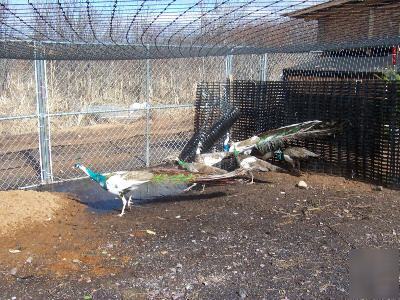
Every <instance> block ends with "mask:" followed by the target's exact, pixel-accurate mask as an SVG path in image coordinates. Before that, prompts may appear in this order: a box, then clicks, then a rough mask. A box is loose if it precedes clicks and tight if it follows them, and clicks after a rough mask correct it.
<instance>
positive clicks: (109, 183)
mask: <svg viewBox="0 0 400 300" xmlns="http://www.w3.org/2000/svg"><path fill="white" fill-rule="evenodd" d="M75 167H76V168H79V169H81V170H82V171H83V172H85V173H86V174H87V175H88V176H89V177H90V178H91V179H92V180H94V181H96V182H97V183H98V184H99V185H100V186H101V187H102V188H103V189H105V190H106V191H108V192H110V193H112V194H114V195H118V196H119V197H120V198H121V200H122V204H123V206H122V211H121V213H120V214H119V216H122V215H123V214H124V212H125V207H126V205H128V207H130V206H131V203H132V202H131V199H132V197H129V200H128V201H127V200H126V198H125V196H126V195H127V194H128V193H130V192H132V191H134V190H136V189H137V188H139V186H141V185H143V184H146V183H153V184H160V185H162V184H170V185H177V186H178V185H193V184H197V183H209V182H218V181H224V180H229V179H232V178H234V177H237V176H240V175H242V174H243V172H244V171H243V170H241V169H237V170H235V171H233V172H230V173H226V174H221V175H204V174H194V173H190V172H187V171H185V170H177V169H146V170H138V171H119V172H112V173H107V174H100V173H96V172H94V171H92V170H90V169H89V168H87V167H85V166H84V165H82V164H79V163H78V164H75Z"/></svg>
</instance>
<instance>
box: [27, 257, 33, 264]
mask: <svg viewBox="0 0 400 300" xmlns="http://www.w3.org/2000/svg"><path fill="white" fill-rule="evenodd" d="M32 261H33V257H32V256H29V257H28V258H27V259H26V262H27V263H28V264H31V263H32Z"/></svg>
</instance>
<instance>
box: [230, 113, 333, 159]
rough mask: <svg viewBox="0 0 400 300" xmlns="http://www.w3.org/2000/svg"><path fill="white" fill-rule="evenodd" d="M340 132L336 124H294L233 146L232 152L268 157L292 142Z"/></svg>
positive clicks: (311, 122)
mask: <svg viewBox="0 0 400 300" xmlns="http://www.w3.org/2000/svg"><path fill="white" fill-rule="evenodd" d="M337 130H338V126H337V124H336V123H329V122H322V121H318V120H314V121H306V122H302V123H297V124H292V125H288V126H284V127H280V128H277V129H272V130H269V131H266V132H264V133H261V134H259V135H255V136H252V137H251V138H248V139H246V140H243V141H239V142H235V143H232V144H231V147H230V149H229V151H230V152H233V151H234V150H236V151H239V153H244V154H250V153H251V152H252V151H253V150H256V151H258V152H259V153H260V154H261V155H268V153H270V152H274V151H276V150H278V149H279V148H281V147H283V146H284V145H285V144H286V143H288V142H290V141H292V140H304V139H310V138H315V137H320V136H327V135H331V134H333V133H335V132H336V131H337Z"/></svg>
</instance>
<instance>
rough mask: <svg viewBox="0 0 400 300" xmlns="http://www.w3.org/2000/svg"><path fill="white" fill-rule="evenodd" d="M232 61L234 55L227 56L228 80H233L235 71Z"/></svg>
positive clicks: (226, 75) (226, 69)
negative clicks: (233, 70)
mask: <svg viewBox="0 0 400 300" xmlns="http://www.w3.org/2000/svg"><path fill="white" fill-rule="evenodd" d="M232 62H233V55H227V56H225V78H226V80H228V81H231V80H232V79H233V78H232V75H233V72H232V67H233V65H232Z"/></svg>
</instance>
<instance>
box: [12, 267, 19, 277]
mask: <svg viewBox="0 0 400 300" xmlns="http://www.w3.org/2000/svg"><path fill="white" fill-rule="evenodd" d="M17 271H18V269H17V268H12V269H11V270H10V275H13V276H15V275H16V274H17Z"/></svg>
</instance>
